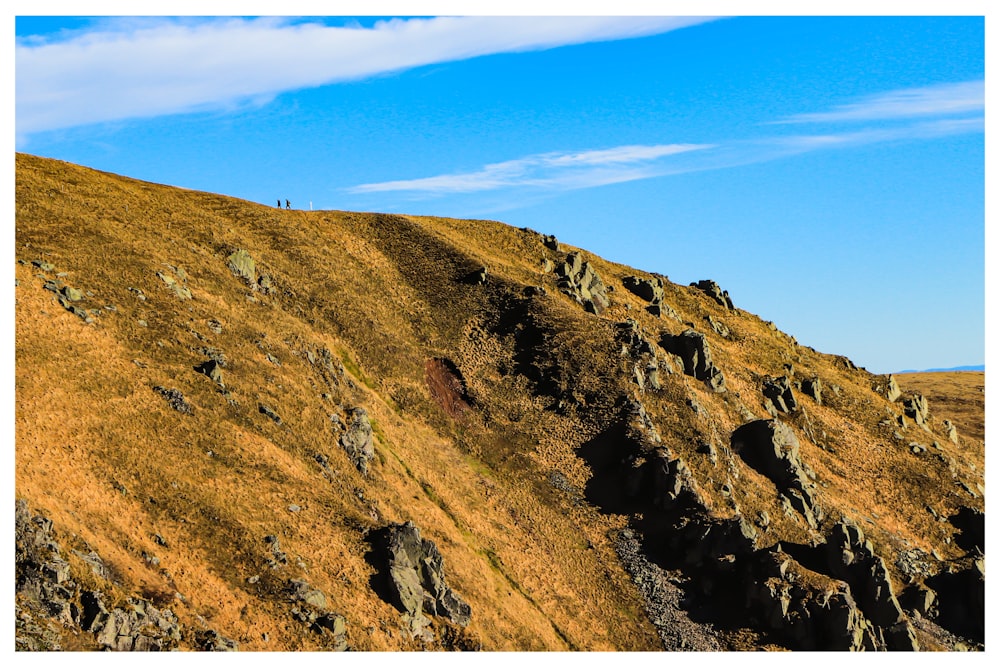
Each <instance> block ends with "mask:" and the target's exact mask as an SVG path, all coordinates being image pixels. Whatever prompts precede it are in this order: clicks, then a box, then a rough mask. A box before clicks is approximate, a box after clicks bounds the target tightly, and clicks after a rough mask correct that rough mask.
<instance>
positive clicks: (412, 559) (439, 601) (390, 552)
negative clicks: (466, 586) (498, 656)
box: [373, 521, 472, 628]
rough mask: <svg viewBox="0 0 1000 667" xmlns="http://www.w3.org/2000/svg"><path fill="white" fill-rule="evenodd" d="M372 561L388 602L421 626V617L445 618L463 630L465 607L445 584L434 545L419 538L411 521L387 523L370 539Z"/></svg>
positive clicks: (468, 616) (467, 612)
mask: <svg viewBox="0 0 1000 667" xmlns="http://www.w3.org/2000/svg"><path fill="white" fill-rule="evenodd" d="M373 547H374V554H373V556H374V559H375V561H376V563H377V565H378V566H379V567H380V568H381V570H382V574H383V576H384V578H385V579H386V581H385V583H386V584H387V590H388V594H389V597H390V602H392V603H393V604H395V605H396V607H397V608H398V609H399V610H400V611H402V612H404V613H405V614H406V615H407V616H408V617H409V618H410V619H412V620H414V621H417V622H416V623H414V624H412V625H413V626H414V627H421V628H422V627H426V623H421V622H420V621H421V620H422V619H423V617H424V615H425V614H429V615H431V616H438V617H441V618H446V619H448V620H450V621H451V622H452V623H455V624H456V625H459V626H462V627H465V626H466V625H468V624H469V620H470V619H471V614H472V612H471V610H470V608H469V605H468V604H467V603H466V602H465V601H464V600H462V598H460V597H459V596H458V594H456V593H455V592H454V591H453V590H452V589H451V587H450V586H448V583H447V582H446V581H445V575H444V563H443V562H442V559H441V553H440V552H439V551H438V548H437V546H436V545H435V544H434V543H433V542H431V541H430V540H426V539H423V538H422V537H421V536H420V530H419V529H418V528H417V527H416V526H415V525H414V524H413V522H411V521H407V522H406V523H400V524H391V525H389V526H388V527H386V528H385V529H383V530H382V531H379V534H377V535H375V537H374V540H373Z"/></svg>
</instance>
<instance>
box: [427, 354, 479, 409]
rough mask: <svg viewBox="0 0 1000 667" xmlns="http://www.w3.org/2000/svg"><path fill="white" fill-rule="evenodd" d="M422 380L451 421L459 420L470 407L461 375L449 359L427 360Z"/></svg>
mask: <svg viewBox="0 0 1000 667" xmlns="http://www.w3.org/2000/svg"><path fill="white" fill-rule="evenodd" d="M424 379H425V380H426V381H427V388H428V389H429V390H430V392H431V396H432V397H433V398H434V400H435V401H437V404H438V405H440V406H441V409H443V410H444V411H445V412H447V413H448V416H450V417H451V418H452V419H461V418H462V416H463V415H464V414H465V413H466V412H467V411H468V410H469V408H471V407H472V405H471V402H470V401H469V397H468V394H467V393H466V388H465V380H464V379H463V378H462V373H461V371H459V370H458V367H457V366H455V364H454V362H452V361H451V360H450V359H443V358H437V359H428V360H427V363H426V364H424Z"/></svg>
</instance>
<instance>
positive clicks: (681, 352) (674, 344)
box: [660, 329, 726, 393]
mask: <svg viewBox="0 0 1000 667" xmlns="http://www.w3.org/2000/svg"><path fill="white" fill-rule="evenodd" d="M660 345H661V346H662V347H663V348H664V349H665V350H666V351H667V352H670V353H671V354H676V355H677V356H678V357H680V358H681V362H682V363H683V365H684V374H685V375H690V376H691V377H693V378H695V379H696V380H703V381H704V382H705V383H706V385H707V386H708V388H709V389H711V390H712V391H715V392H717V393H718V392H723V391H725V390H726V381H725V377H723V375H722V371H720V370H719V369H718V368H716V367H715V364H713V363H712V353H711V350H710V349H709V346H708V340H706V338H705V334H702V333H698V332H697V331H695V330H694V329H688V330H686V331H684V332H683V333H681V334H678V335H676V336H674V335H671V334H663V336H662V337H661V338H660Z"/></svg>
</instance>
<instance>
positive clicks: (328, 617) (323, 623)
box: [286, 579, 347, 651]
mask: <svg viewBox="0 0 1000 667" xmlns="http://www.w3.org/2000/svg"><path fill="white" fill-rule="evenodd" d="M286 590H287V592H288V594H289V597H290V598H291V600H292V601H293V602H294V603H295V606H293V607H292V611H291V614H292V618H294V619H295V620H297V621H299V622H300V623H303V624H304V625H306V626H307V627H308V628H309V629H310V630H312V631H313V632H315V633H317V634H321V635H325V636H328V637H329V638H330V639H331V641H332V643H333V650H335V651H346V650H347V619H345V618H344V617H343V616H341V615H340V614H337V613H334V612H331V611H327V601H326V596H325V595H324V594H323V592H322V591H321V590H319V589H318V588H313V586H312V585H310V584H309V582H307V581H305V580H304V579H290V580H289V581H288V585H287V589H286Z"/></svg>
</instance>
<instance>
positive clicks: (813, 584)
mask: <svg viewBox="0 0 1000 667" xmlns="http://www.w3.org/2000/svg"><path fill="white" fill-rule="evenodd" d="M753 560H754V562H753V568H752V572H753V575H752V576H749V577H746V578H745V580H744V582H745V586H746V601H747V606H748V608H749V609H750V610H751V613H753V614H754V615H755V616H757V618H758V622H760V623H761V625H763V626H764V627H765V628H768V629H769V630H772V631H775V632H777V633H779V634H781V635H784V636H786V637H788V639H789V640H790V641H791V643H792V645H793V646H794V647H795V648H797V649H802V650H813V651H814V650H834V651H866V650H867V651H871V650H876V649H878V648H880V640H879V637H878V631H877V629H876V628H875V627H874V626H873V625H872V624H871V622H870V621H868V620H867V619H866V618H865V617H864V614H863V613H862V612H861V610H860V609H858V606H857V604H856V602H855V600H854V597H853V595H852V594H851V589H850V587H849V586H848V585H847V584H846V583H845V582H843V581H837V580H835V579H831V578H829V577H826V576H824V575H820V574H817V573H816V572H811V571H809V570H806V568H804V567H802V565H801V564H800V563H799V562H798V561H796V560H795V559H794V558H792V557H791V556H790V555H789V554H787V553H785V552H783V551H782V550H781V548H780V547H774V548H771V549H767V550H764V551H760V552H758V553H757V554H755V557H754V559H753Z"/></svg>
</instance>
